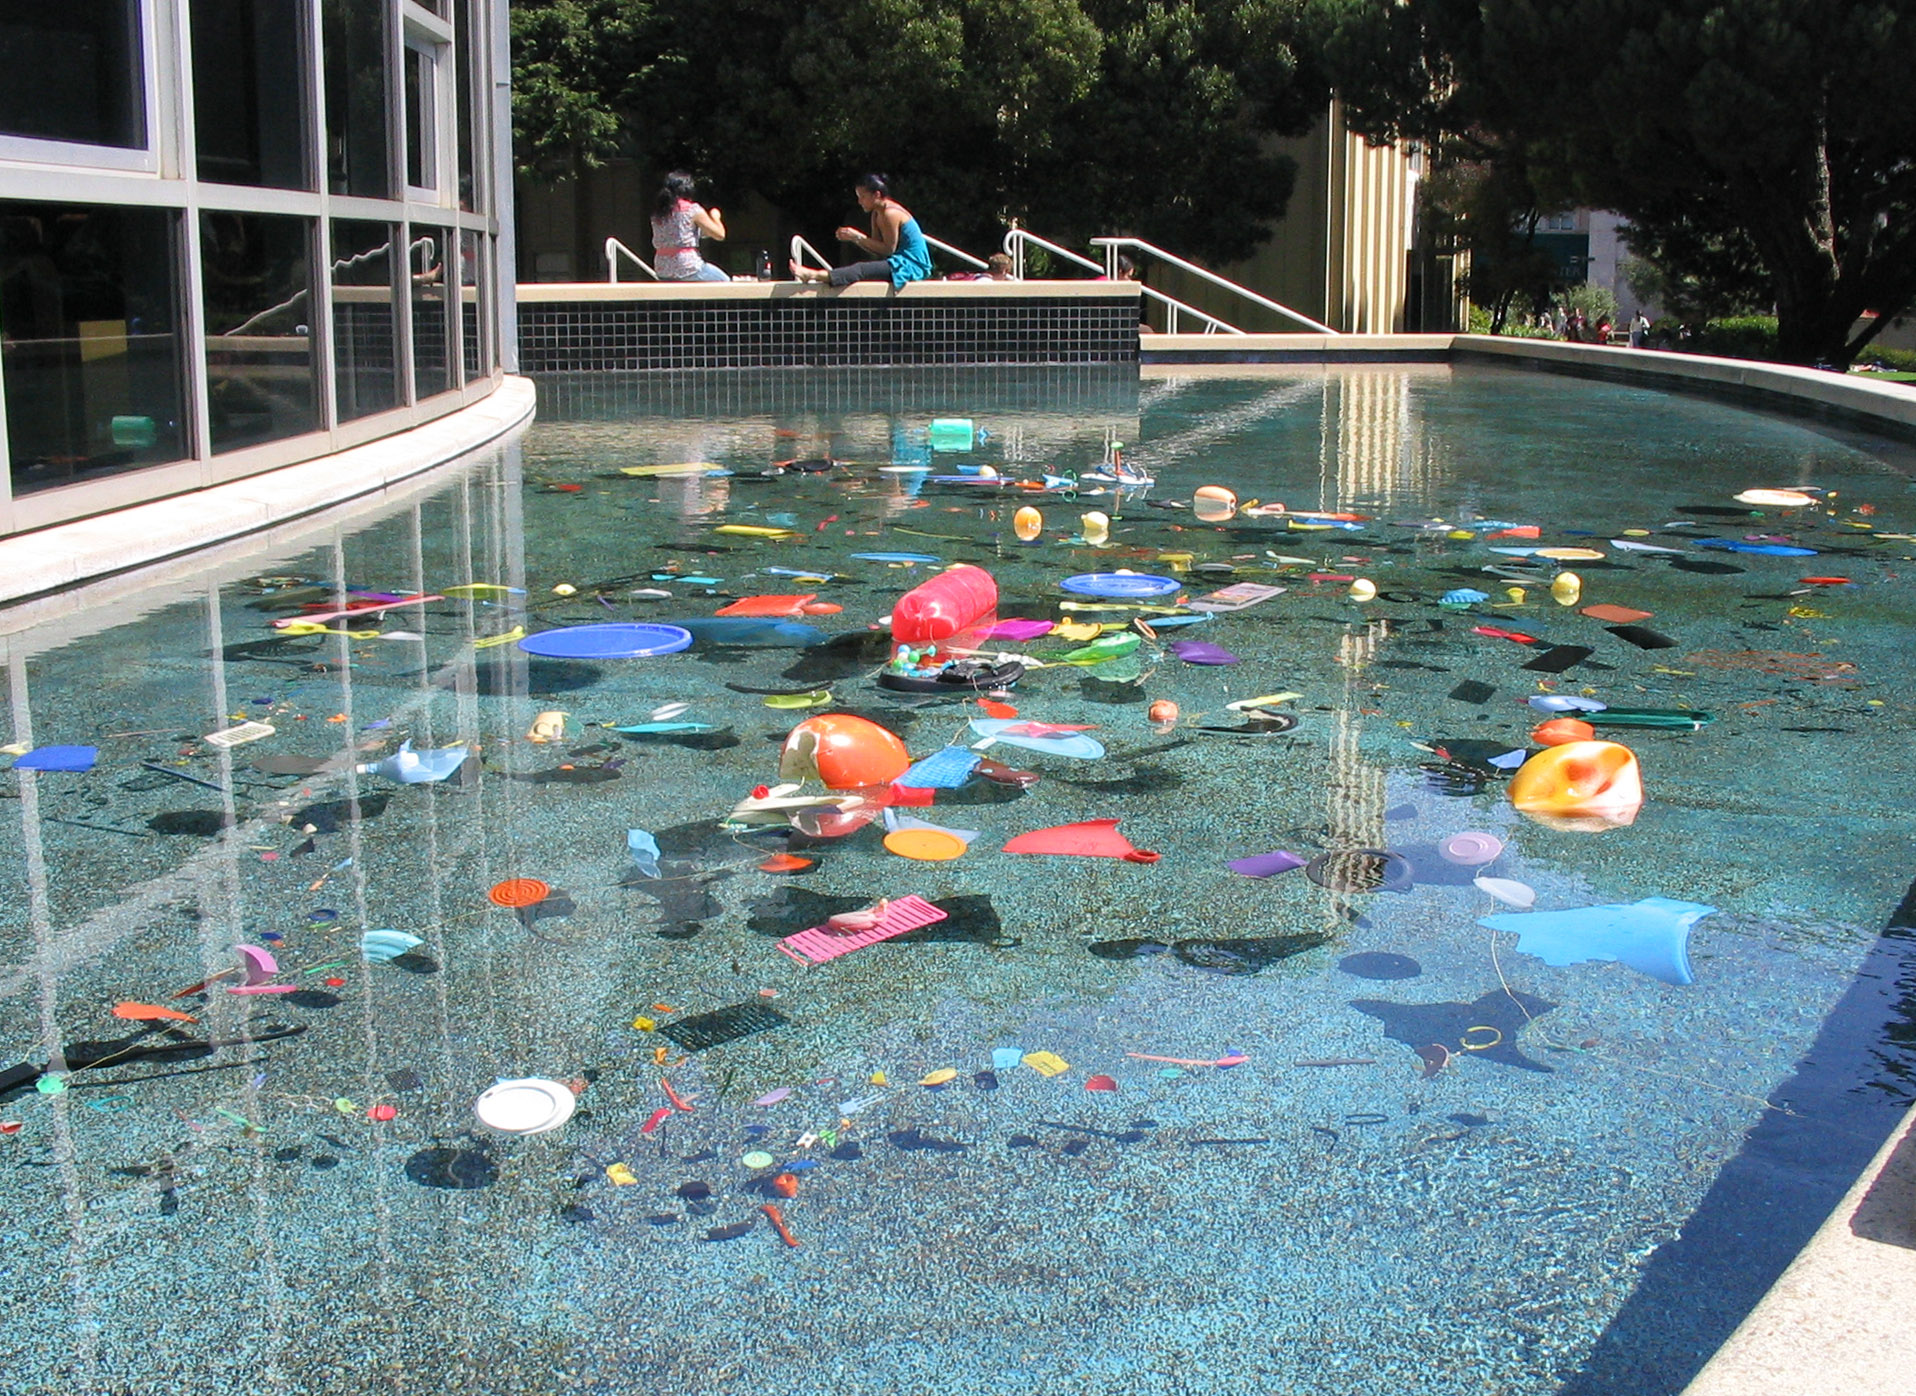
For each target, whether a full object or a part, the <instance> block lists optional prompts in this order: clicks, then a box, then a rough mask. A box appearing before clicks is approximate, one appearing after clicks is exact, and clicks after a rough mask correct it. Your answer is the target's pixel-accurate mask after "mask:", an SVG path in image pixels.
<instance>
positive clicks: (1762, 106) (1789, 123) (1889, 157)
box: [1319, 0, 1916, 366]
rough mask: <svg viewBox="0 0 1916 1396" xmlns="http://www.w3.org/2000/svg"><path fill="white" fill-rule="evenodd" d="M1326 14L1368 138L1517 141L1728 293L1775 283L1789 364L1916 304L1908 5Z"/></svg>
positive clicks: (1673, 268) (1915, 132) (1591, 3)
mask: <svg viewBox="0 0 1916 1396" xmlns="http://www.w3.org/2000/svg"><path fill="white" fill-rule="evenodd" d="M1319 4H1320V12H1321V13H1322V15H1323V16H1324V17H1325V19H1326V30H1325V33H1326V40H1325V43H1326V51H1327V54H1328V62H1329V64H1330V66H1331V68H1332V70H1333V72H1334V74H1335V75H1336V79H1337V82H1338V86H1339V91H1340V94H1341V95H1342V96H1343V98H1344V99H1345V101H1346V103H1347V104H1348V107H1349V109H1350V111H1351V113H1352V116H1353V119H1354V121H1355V122H1356V124H1358V125H1359V126H1360V128H1361V129H1363V130H1365V131H1366V133H1367V134H1370V135H1372V136H1374V137H1377V138H1385V139H1394V138H1410V139H1418V140H1424V141H1428V142H1432V143H1435V142H1437V141H1440V140H1445V139H1448V140H1452V141H1462V142H1467V143H1472V144H1475V145H1477V146H1479V147H1481V148H1482V149H1484V150H1486V151H1495V150H1498V149H1503V150H1509V151H1520V152H1521V155H1522V158H1523V159H1524V161H1525V162H1526V164H1527V165H1528V167H1529V168H1530V169H1531V170H1532V171H1533V172H1548V173H1549V174H1550V175H1551V177H1552V178H1555V179H1560V180H1561V182H1562V183H1563V185H1564V186H1565V187H1566V188H1567V189H1569V190H1571V191H1572V192H1573V194H1574V196H1575V198H1576V199H1577V201H1578V202H1580V203H1584V204H1587V205H1589V206H1591V207H1596V208H1608V209H1613V210H1615V211H1616V212H1618V213H1621V214H1623V215H1624V216H1625V217H1626V218H1627V219H1628V220H1629V221H1630V224H1631V226H1632V227H1633V228H1635V229H1636V237H1635V242H1634V245H1635V246H1636V247H1637V248H1638V249H1639V250H1640V252H1641V254H1642V255H1645V256H1654V257H1657V258H1660V259H1662V260H1663V261H1664V270H1665V272H1666V274H1668V275H1670V276H1673V277H1678V278H1694V279H1696V280H1697V281H1699V282H1704V283H1712V282H1716V281H1717V280H1718V279H1719V278H1724V279H1725V280H1724V281H1723V282H1722V290H1723V294H1724V295H1725V296H1726V297H1730V298H1733V297H1734V295H1735V294H1736V293H1737V290H1738V288H1737V286H1736V285H1735V284H1734V283H1735V282H1736V280H1737V278H1739V277H1744V276H1746V274H1747V273H1748V272H1749V271H1752V270H1755V271H1757V272H1758V273H1759V274H1760V276H1761V279H1762V283H1763V285H1764V287H1765V288H1766V291H1767V295H1768V299H1769V300H1771V301H1772V302H1773V303H1774V305H1775V307H1776V311H1777V317H1778V352H1779V355H1780V356H1781V357H1783V358H1784V359H1786V360H1790V361H1794V362H1802V363H1808V362H1814V361H1818V360H1827V361H1829V362H1832V363H1835V364H1837V365H1839V366H1846V365H1847V364H1848V363H1849V362H1850V360H1851V359H1853V358H1854V357H1855V354H1856V352H1857V351H1858V350H1859V349H1860V348H1862V347H1863V345H1864V344H1866V343H1867V342H1868V341H1869V339H1870V338H1871V337H1872V336H1873V335H1874V334H1875V333H1876V330H1877V328H1878V327H1879V326H1881V325H1882V324H1884V323H1887V321H1888V320H1889V318H1891V317H1893V316H1894V315H1897V314H1899V313H1901V312H1902V311H1904V310H1907V309H1908V308H1909V307H1910V305H1911V303H1912V301H1916V255H1912V254H1916V107H1912V106H1911V104H1910V103H1909V102H1908V101H1907V99H1906V88H1905V86H1904V84H1905V83H1906V82H1907V74H1908V73H1909V72H1910V71H1911V69H1912V65H1913V64H1916V10H1912V8H1911V7H1910V6H1909V5H1908V4H1906V3H1903V2H1902V0H1319ZM1865 310H1877V311H1880V312H1882V317H1881V318H1879V319H1877V320H1875V321H1873V322H1871V323H1870V324H1869V325H1868V326H1867V327H1866V328H1864V329H1863V330H1861V331H1856V330H1854V329H1853V327H1854V325H1855V323H1856V321H1857V319H1858V317H1859V316H1860V315H1861V314H1862V312H1864V311H1865Z"/></svg>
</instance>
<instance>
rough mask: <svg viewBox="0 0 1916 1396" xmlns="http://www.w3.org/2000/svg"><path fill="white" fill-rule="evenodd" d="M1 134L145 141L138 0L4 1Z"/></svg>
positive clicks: (0, 13) (90, 141) (125, 143)
mask: <svg viewBox="0 0 1916 1396" xmlns="http://www.w3.org/2000/svg"><path fill="white" fill-rule="evenodd" d="M0 55H4V62H5V65H6V75H5V77H4V79H0V133H4V134H6V135H10V136H29V137H33V138H35V139H37V140H46V141H79V142H81V143H83V144H86V145H111V146H122V147H127V148H131V149H139V148H140V147H143V146H144V145H145V144H146V100H145V91H144V85H143V79H142V73H141V61H140V5H139V0H83V2H82V3H79V4H73V3H64V4H63V3H59V2H58V0H0Z"/></svg>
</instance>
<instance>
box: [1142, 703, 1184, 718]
mask: <svg viewBox="0 0 1916 1396" xmlns="http://www.w3.org/2000/svg"><path fill="white" fill-rule="evenodd" d="M1144 715H1145V716H1146V717H1148V718H1150V719H1151V721H1153V722H1160V723H1162V722H1176V721H1177V720H1178V705H1177V704H1176V703H1173V702H1172V701H1171V700H1170V699H1169V698H1160V699H1158V701H1157V702H1155V703H1153V704H1152V705H1151V706H1150V707H1148V708H1146V709H1145V712H1144Z"/></svg>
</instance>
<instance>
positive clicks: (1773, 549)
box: [1696, 538, 1816, 557]
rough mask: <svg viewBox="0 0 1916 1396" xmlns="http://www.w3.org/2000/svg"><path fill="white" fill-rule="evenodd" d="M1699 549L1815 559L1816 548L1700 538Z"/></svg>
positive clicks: (1730, 539) (1697, 541) (1731, 539)
mask: <svg viewBox="0 0 1916 1396" xmlns="http://www.w3.org/2000/svg"><path fill="white" fill-rule="evenodd" d="M1696 545H1697V546H1698V547H1699V548H1718V549H1721V550H1722V551H1723V552H1726V553H1756V554H1757V555H1758V556H1760V557H1815V556H1816V549H1814V548H1792V547H1790V546H1788V545H1787V544H1784V543H1743V542H1739V541H1737V540H1736V539H1734V538H1699V539H1697V540H1696Z"/></svg>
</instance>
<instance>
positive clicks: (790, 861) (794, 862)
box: [758, 853, 812, 873]
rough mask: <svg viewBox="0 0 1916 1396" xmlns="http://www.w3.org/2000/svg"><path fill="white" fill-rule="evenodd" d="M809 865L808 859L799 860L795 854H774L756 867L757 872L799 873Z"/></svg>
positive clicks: (810, 862)
mask: <svg viewBox="0 0 1916 1396" xmlns="http://www.w3.org/2000/svg"><path fill="white" fill-rule="evenodd" d="M811 865H812V860H811V859H810V858H801V857H799V856H798V855H797V854H796V853H774V854H773V855H772V856H771V857H769V858H767V859H766V860H765V861H764V862H762V863H760V864H759V865H758V870H759V871H760V872H768V873H785V872H799V871H801V870H802V869H805V868H809V867H810V866H811Z"/></svg>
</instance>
